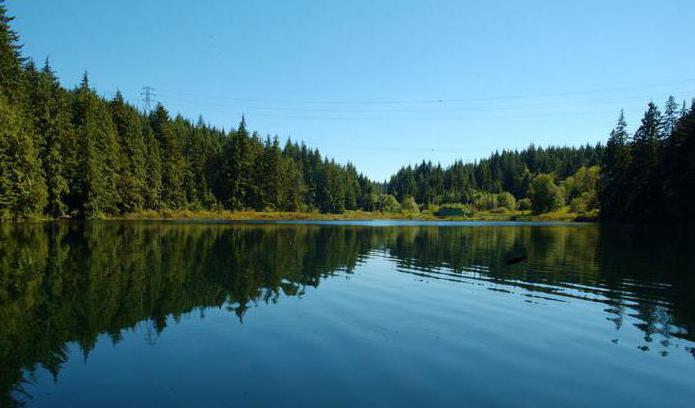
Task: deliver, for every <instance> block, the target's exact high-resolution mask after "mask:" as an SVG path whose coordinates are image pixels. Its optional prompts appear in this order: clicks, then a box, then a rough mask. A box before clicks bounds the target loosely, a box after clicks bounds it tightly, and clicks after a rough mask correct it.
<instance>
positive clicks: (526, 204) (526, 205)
mask: <svg viewBox="0 0 695 408" xmlns="http://www.w3.org/2000/svg"><path fill="white" fill-rule="evenodd" d="M516 206H517V208H518V209H519V210H520V211H528V210H530V209H532V208H533V203H532V202H531V200H530V199H528V198H522V199H521V200H519V201H518V202H517V203H516Z"/></svg>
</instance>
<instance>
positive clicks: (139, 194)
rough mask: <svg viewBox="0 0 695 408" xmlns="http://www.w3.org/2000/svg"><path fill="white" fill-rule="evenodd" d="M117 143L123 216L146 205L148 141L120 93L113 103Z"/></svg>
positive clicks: (132, 111) (112, 110) (119, 189)
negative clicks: (146, 147) (146, 144)
mask: <svg viewBox="0 0 695 408" xmlns="http://www.w3.org/2000/svg"><path fill="white" fill-rule="evenodd" d="M110 108H111V116H112V118H113V122H114V126H115V128H116V133H117V135H118V144H119V145H120V146H121V149H120V152H119V153H120V154H119V157H118V161H119V168H120V169H121V171H120V175H119V176H120V177H119V183H118V192H119V195H120V197H121V200H120V211H121V212H124V213H128V212H134V211H138V210H141V209H142V208H143V206H144V203H145V198H144V189H145V186H146V174H145V140H144V138H143V134H142V127H141V124H140V119H139V118H138V113H137V111H136V110H135V109H134V108H133V107H131V106H129V105H128V104H126V103H125V101H124V100H123V95H122V94H121V92H120V91H117V92H116V95H115V96H114V98H113V100H112V101H111V103H110Z"/></svg>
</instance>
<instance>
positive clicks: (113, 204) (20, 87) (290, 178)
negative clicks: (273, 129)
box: [0, 0, 695, 220]
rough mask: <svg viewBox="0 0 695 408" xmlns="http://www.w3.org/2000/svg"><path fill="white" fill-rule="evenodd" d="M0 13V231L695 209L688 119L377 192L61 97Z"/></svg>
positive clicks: (148, 118)
mask: <svg viewBox="0 0 695 408" xmlns="http://www.w3.org/2000/svg"><path fill="white" fill-rule="evenodd" d="M2 3H3V2H2V0H0V220H13V219H26V218H35V217H51V218H60V217H72V218H87V219H89V218H101V217H104V216H117V215H122V214H129V213H137V212H139V211H142V210H172V209H173V210H176V209H189V210H202V209H209V210H221V209H226V210H233V211H237V210H255V211H292V212H294V211H302V212H312V211H319V212H323V213H342V212H344V211H346V210H364V211H383V212H407V213H417V212H419V211H421V210H425V209H427V210H430V211H435V210H436V208H438V207H440V206H442V205H454V206H465V207H467V208H471V209H474V210H478V211H490V210H492V211H495V210H499V211H514V210H534V211H535V212H537V213H543V212H550V211H555V210H558V209H561V208H565V207H566V206H569V208H570V210H571V211H573V212H576V213H580V214H581V213H586V212H591V211H594V214H595V213H596V212H597V211H598V209H599V207H600V208H601V210H602V215H603V216H604V217H606V218H608V219H625V220H627V219H651V218H654V217H657V218H662V219H682V218H684V217H685V213H686V209H687V208H689V207H690V205H691V204H695V196H694V194H693V189H692V188H688V186H693V185H695V184H694V183H695V165H694V164H693V162H692V161H691V160H688V157H693V153H695V151H694V150H693V149H694V146H695V142H694V140H695V136H694V135H693V133H694V132H695V112H693V107H688V106H686V104H685V103H684V104H683V106H682V107H681V108H679V107H677V106H676V102H675V100H674V99H673V98H671V99H669V101H668V103H667V104H666V107H665V109H664V114H663V115H662V114H661V113H660V112H659V110H658V109H657V107H656V106H655V105H654V104H650V105H649V109H648V111H647V113H646V114H645V117H644V119H643V120H642V124H641V126H640V127H639V129H638V130H637V131H636V132H635V134H634V136H633V137H630V136H629V135H628V133H627V131H626V124H625V122H624V120H623V119H622V116H621V119H620V121H619V122H618V125H617V127H616V128H615V129H614V130H613V132H611V136H610V139H609V141H608V144H607V146H606V147H604V146H602V145H600V144H599V145H596V146H590V145H587V146H582V147H578V148H574V147H549V148H545V149H544V148H540V147H535V146H533V145H531V146H530V147H529V148H528V149H526V150H523V151H507V150H505V151H502V152H496V153H494V154H492V155H491V156H490V157H489V158H487V159H483V160H480V161H478V162H475V163H464V162H461V161H458V162H455V163H454V164H452V165H451V166H449V167H447V168H444V167H442V166H441V165H439V164H432V163H431V162H422V163H421V164H419V165H416V166H407V167H404V168H402V169H400V170H399V171H398V172H397V173H396V174H395V175H393V176H392V177H391V179H390V180H388V181H387V182H384V183H379V182H375V181H372V180H370V179H368V178H367V177H366V176H364V175H363V174H360V173H359V172H358V171H357V169H356V168H355V167H354V166H353V165H352V164H350V163H348V164H347V165H342V164H338V163H336V162H335V161H333V160H329V159H328V158H326V157H323V156H322V155H321V153H320V152H319V151H318V150H316V149H311V148H308V147H307V146H306V145H304V144H303V143H302V144H298V143H293V142H292V141H288V142H287V143H285V144H284V146H281V145H280V141H279V139H278V137H277V136H276V137H274V138H271V137H269V136H266V137H262V136H261V135H259V134H258V133H255V132H253V133H252V132H249V131H248V130H247V126H246V123H245V120H244V118H243V117H242V118H241V122H240V123H239V126H238V127H237V128H236V129H234V130H232V131H229V132H226V131H225V130H223V129H219V128H216V127H214V126H210V125H208V124H206V123H205V122H204V120H203V119H202V117H201V118H199V119H198V121H197V122H195V123H194V122H192V121H190V120H188V119H186V118H184V117H182V116H181V115H175V116H173V115H171V114H170V112H168V111H167V109H166V108H165V107H164V106H163V105H161V104H159V105H157V106H156V108H154V109H153V110H152V111H151V112H142V111H139V110H138V109H136V108H135V107H134V106H132V105H130V104H129V103H128V102H126V101H125V100H124V98H123V96H122V95H121V94H120V92H119V93H116V95H115V96H114V97H113V98H112V99H111V100H107V99H105V98H104V97H101V96H99V95H98V94H97V92H96V91H95V90H94V89H93V88H92V86H91V85H90V82H89V77H88V75H87V74H86V73H85V75H84V77H83V79H82V82H81V84H80V85H79V86H77V87H76V88H74V89H65V88H64V87H62V86H61V84H60V83H59V81H58V78H57V76H56V74H55V72H54V71H53V69H52V68H51V66H50V64H49V61H48V60H46V61H45V62H44V64H43V65H42V66H41V67H38V66H37V65H36V64H35V63H34V62H33V61H31V60H30V59H27V58H25V57H24V56H23V55H22V53H21V45H20V40H19V36H18V35H17V33H16V32H14V31H13V30H12V27H11V22H12V18H11V17H9V16H7V14H6V10H5V7H4V6H3V5H2Z"/></svg>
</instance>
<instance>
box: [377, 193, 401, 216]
mask: <svg viewBox="0 0 695 408" xmlns="http://www.w3.org/2000/svg"><path fill="white" fill-rule="evenodd" d="M379 209H380V210H381V211H382V212H385V213H397V212H400V211H401V205H400V204H398V200H396V197H394V196H392V195H391V194H382V195H381V196H380V197H379Z"/></svg>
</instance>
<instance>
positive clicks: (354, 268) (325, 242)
mask: <svg viewBox="0 0 695 408" xmlns="http://www.w3.org/2000/svg"><path fill="white" fill-rule="evenodd" d="M521 255H526V257H527V259H528V261H527V262H526V263H524V262H521V263H515V264H511V265H508V264H507V260H508V259H510V258H513V257H520V256H521ZM694 401H695V239H694V237H693V234H692V233H690V232H687V231H680V230H678V229H676V228H655V227H649V228H647V227H629V226H598V225H590V224H571V225H568V224H557V225H548V224H545V225H534V224H510V223H508V224H505V223H501V224H476V223H468V224H467V223H456V224H452V223H449V224H446V223H417V222H409V223H398V222H384V223H368V222H367V223H365V222H357V223H343V224H339V223H316V224H306V223H285V224H215V223H207V224H206V223H177V222H168V223H167V222H150V223H136V222H130V223H117V222H100V223H88V224H77V223H74V224H40V225H14V226H11V225H0V406H5V405H8V406H9V405H12V404H16V403H27V404H28V405H30V406H40V407H43V406H51V407H53V406H55V407H81V406H90V407H92V406H100V407H104V406H130V407H134V406H181V407H190V406H206V407H209V406H240V405H241V406H278V405H284V406H355V405H359V406H462V405H468V406H509V405H514V406H529V407H537V406H539V405H540V406H563V407H566V406H664V407H679V406H683V407H685V406H689V407H692V406H693V404H694Z"/></svg>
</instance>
